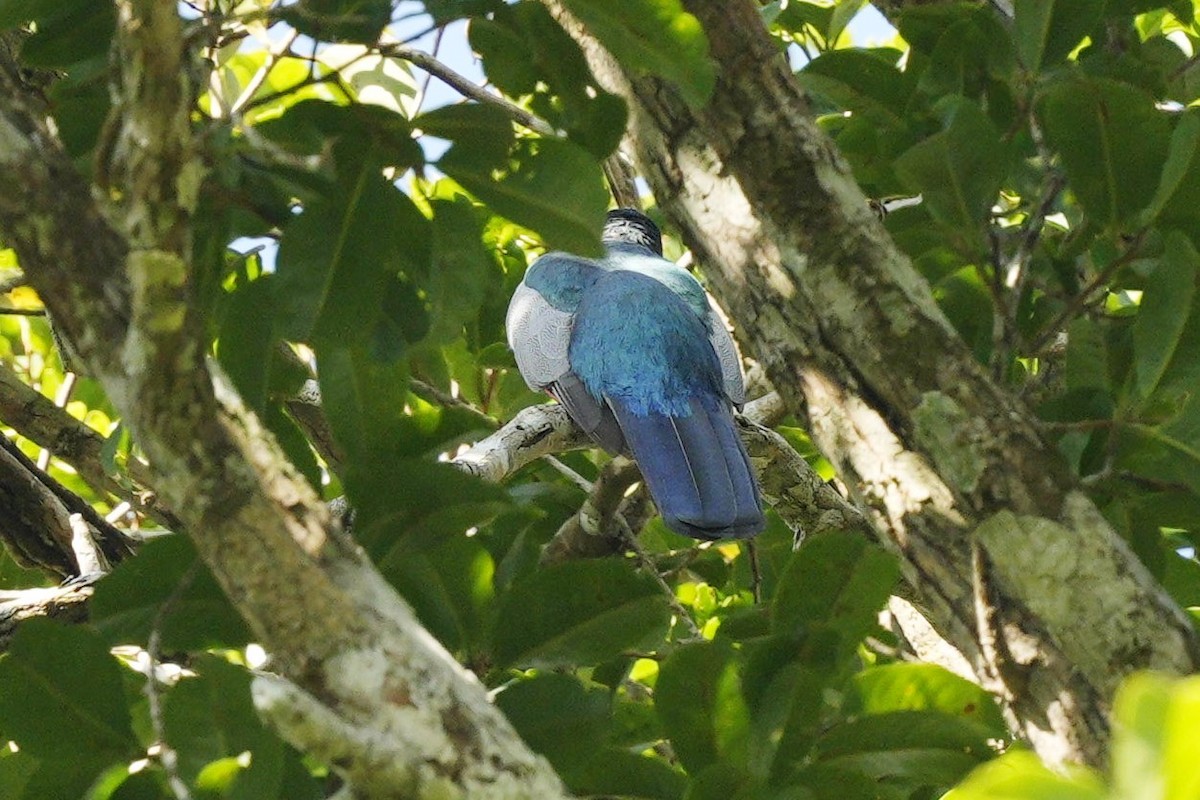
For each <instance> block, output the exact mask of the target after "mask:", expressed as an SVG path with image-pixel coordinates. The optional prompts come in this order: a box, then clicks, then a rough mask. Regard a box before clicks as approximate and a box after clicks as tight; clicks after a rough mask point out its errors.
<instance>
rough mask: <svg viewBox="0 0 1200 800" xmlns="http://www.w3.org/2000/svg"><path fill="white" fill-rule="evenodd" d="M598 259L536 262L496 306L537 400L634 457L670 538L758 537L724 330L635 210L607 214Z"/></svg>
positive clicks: (736, 383) (735, 375) (737, 371)
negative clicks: (542, 394)
mask: <svg viewBox="0 0 1200 800" xmlns="http://www.w3.org/2000/svg"><path fill="white" fill-rule="evenodd" d="M603 241H604V244H605V247H606V250H607V254H606V255H605V257H604V258H602V259H598V260H593V259H588V258H581V257H579V256H574V255H571V254H569V253H560V252H552V253H547V254H546V255H544V256H542V257H541V258H539V259H538V260H537V261H535V262H534V263H533V264H532V265H531V266H530V267H529V270H528V271H527V272H526V273H525V278H524V280H522V281H521V285H520V286H518V287H517V290H516V292H515V293H514V294H513V298H512V301H511V302H510V303H509V306H508V317H507V319H506V326H507V329H508V344H509V346H510V347H511V348H512V350H513V353H514V355H515V356H516V360H517V366H518V367H519V368H520V370H521V375H522V376H523V377H524V378H525V382H526V383H527V384H529V386H530V388H533V389H539V390H543V391H546V392H547V393H549V394H550V395H551V396H552V397H554V398H555V399H556V400H558V402H559V403H561V404H562V405H563V406H564V407H565V408H566V410H567V413H568V414H569V415H570V416H571V419H573V420H574V421H575V422H576V423H577V424H578V425H579V426H580V427H581V428H582V429H583V430H584V431H586V432H587V433H588V435H589V436H591V437H592V438H593V439H594V440H595V441H596V442H597V443H599V444H600V446H601V447H603V448H604V449H605V450H607V451H608V452H610V453H614V454H616V453H624V454H627V455H632V456H633V458H634V459H635V460H636V461H637V463H638V467H639V468H640V469H641V471H642V476H643V478H645V481H646V486H647V487H648V488H649V490H650V495H651V496H652V497H653V498H654V502H655V504H657V506H658V510H659V513H660V514H662V517H663V520H664V521H665V522H666V524H667V526H668V527H669V528H671V529H672V530H674V531H676V532H678V533H681V534H684V535H686V536H691V537H694V538H696V539H710V540H711V539H729V538H733V539H740V538H747V537H750V536H753V535H754V534H756V533H758V532H759V531H761V530H762V529H763V526H764V524H765V523H764V520H763V512H762V502H761V500H760V499H759V493H758V487H757V485H756V484H755V481H754V475H753V472H752V471H751V468H750V460H749V458H748V457H747V455H746V451H745V448H744V447H743V446H742V442H741V439H740V438H739V437H738V434H737V430H736V428H735V427H734V421H733V413H732V412H733V406H738V407H740V406H741V404H742V403H743V402H745V388H744V386H743V383H742V372H741V365H740V363H739V361H738V357H737V351H736V350H735V349H734V345H733V340H732V339H731V338H730V336H729V332H728V331H727V330H726V329H725V326H724V324H723V322H722V320H721V319H720V317H719V316H718V315H717V314H716V312H715V311H714V310H713V308H712V307H711V306H710V305H709V302H708V297H707V295H706V294H705V293H704V289H703V288H702V287H701V286H700V284H699V282H698V281H697V280H696V279H695V278H693V277H692V276H691V275H690V274H689V273H688V272H687V271H686V270H683V269H681V268H679V267H677V266H675V265H674V264H672V263H671V262H670V261H667V260H666V259H664V258H663V257H662V235H661V233H660V232H659V230H658V227H657V226H656V225H655V224H654V223H653V222H652V221H651V220H650V218H649V217H647V216H646V215H644V214H642V213H641V212H640V211H635V210H633V209H627V208H624V209H617V210H615V211H610V212H609V214H608V221H607V224H606V225H605V228H604V236H603Z"/></svg>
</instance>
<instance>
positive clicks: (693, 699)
mask: <svg viewBox="0 0 1200 800" xmlns="http://www.w3.org/2000/svg"><path fill="white" fill-rule="evenodd" d="M738 673H739V669H738V664H737V660H736V657H735V653H734V651H733V649H732V648H731V647H730V646H728V645H727V644H721V643H708V642H699V643H696V644H690V645H687V646H685V647H681V648H680V649H678V650H676V651H675V652H674V653H672V654H671V657H670V658H668V659H667V660H666V661H664V662H663V663H662V665H661V666H660V667H659V672H658V681H657V683H655V686H654V706H655V709H656V710H657V712H658V717H659V719H660V720H661V721H662V726H663V730H664V731H665V732H666V734H667V736H668V737H669V738H670V739H671V746H672V748H673V749H674V751H675V755H676V756H678V758H679V761H680V763H681V764H683V766H684V767H685V768H686V769H687V770H688V772H689V773H692V774H696V773H699V772H701V771H702V770H703V769H704V768H705V767H707V766H708V765H710V764H713V763H715V762H717V761H718V760H720V759H722V758H726V759H731V760H733V761H735V762H736V761H740V760H742V759H743V758H744V754H745V748H746V738H747V731H748V729H749V725H750V712H749V710H748V709H747V708H746V701H745V700H744V699H743V698H742V694H741V688H740V684H741V680H740V676H739V674H738Z"/></svg>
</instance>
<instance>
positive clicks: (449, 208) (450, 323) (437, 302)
mask: <svg viewBox="0 0 1200 800" xmlns="http://www.w3.org/2000/svg"><path fill="white" fill-rule="evenodd" d="M431 205H432V207H433V212H434V214H433V263H432V265H431V268H430V271H429V276H428V277H427V278H426V279H425V281H424V282H423V288H424V289H425V294H426V302H427V304H428V306H429V318H430V320H431V322H432V325H431V327H430V330H429V335H428V336H429V339H430V340H431V341H432V342H434V343H441V342H444V341H448V340H452V339H455V338H457V337H458V336H460V335H461V334H462V328H463V325H464V324H465V323H466V322H468V321H469V320H472V319H474V318H475V317H476V316H477V315H478V313H479V306H480V304H481V303H482V302H483V299H484V295H485V294H486V292H487V289H488V285H489V283H498V282H499V281H500V280H501V277H502V276H501V274H500V270H499V268H498V266H497V264H496V262H495V261H493V260H492V258H491V254H490V253H488V251H487V250H485V249H484V247H483V239H482V233H483V232H482V230H481V228H480V225H479V221H478V218H477V216H476V214H475V210H474V209H473V208H472V207H471V204H470V203H468V202H466V201H465V200H460V201H459V202H453V203H452V202H447V201H444V200H435V201H433V202H432V204H431Z"/></svg>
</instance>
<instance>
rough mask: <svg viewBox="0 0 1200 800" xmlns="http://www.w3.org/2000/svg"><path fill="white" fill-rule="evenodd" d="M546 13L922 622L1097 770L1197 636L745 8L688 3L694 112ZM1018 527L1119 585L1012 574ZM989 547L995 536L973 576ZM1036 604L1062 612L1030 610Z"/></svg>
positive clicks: (1198, 650) (1056, 748)
mask: <svg viewBox="0 0 1200 800" xmlns="http://www.w3.org/2000/svg"><path fill="white" fill-rule="evenodd" d="M547 3H548V5H550V6H551V9H552V12H553V13H554V14H555V15H556V16H557V17H558V18H559V19H560V20H561V21H562V22H563V23H564V25H565V27H566V28H567V29H568V31H569V32H570V33H571V34H572V35H574V36H575V37H576V38H577V39H578V40H580V42H581V44H582V45H583V46H584V49H585V53H586V54H587V56H588V59H589V61H590V63H591V65H592V68H593V71H594V72H595V73H596V75H597V77H598V78H599V80H600V82H601V83H602V84H603V85H604V86H605V88H606V89H607V90H609V91H613V92H616V93H618V94H620V95H622V96H624V97H625V98H626V99H627V100H629V101H630V108H631V120H630V130H629V144H630V145H631V150H632V151H633V152H635V153H636V155H637V159H638V162H639V165H640V171H641V173H642V174H643V175H644V176H645V177H646V178H647V180H648V181H649V183H650V184H651V187H652V188H653V190H654V192H655V196H656V197H657V199H658V202H659V206H660V207H661V208H662V209H663V210H664V212H665V213H666V215H667V216H668V218H669V219H670V220H671V221H672V222H673V223H674V224H675V225H676V226H677V227H678V228H679V229H680V230H681V232H682V233H683V237H684V240H685V241H686V243H687V244H688V246H689V247H690V249H691V250H692V252H693V253H694V254H695V256H696V258H697V261H698V262H699V263H700V264H701V265H702V267H703V268H704V270H705V273H706V275H707V277H708V278H709V279H710V283H711V285H712V287H713V289H714V293H715V294H716V295H717V297H718V299H719V300H720V301H721V304H722V306H723V307H725V308H726V309H727V310H728V311H729V312H730V315H731V317H732V318H733V319H734V320H735V322H736V323H737V329H738V331H739V336H740V338H741V339H742V341H743V342H744V343H745V344H746V345H747V348H746V349H747V350H748V352H750V353H753V354H756V355H757V356H758V357H759V358H760V360H761V361H762V363H763V366H764V368H765V369H766V372H767V375H768V376H769V378H770V379H771V382H772V384H773V385H774V386H775V387H776V388H777V389H778V390H779V391H780V394H781V395H782V397H783V399H784V401H785V403H786V404H787V406H788V408H789V409H791V410H792V411H793V412H795V413H796V414H797V415H800V416H804V415H806V416H807V418H808V419H809V420H810V422H811V426H812V430H811V433H812V435H813V438H814V441H816V442H817V443H818V445H819V446H820V447H821V449H822V451H823V452H824V453H825V454H826V455H827V457H829V458H830V460H831V461H832V462H833V463H834V464H835V465H836V466H837V468H838V472H839V475H841V476H842V479H843V480H844V481H845V482H846V483H847V485H848V486H849V487H850V488H851V491H852V494H853V496H854V498H855V499H856V501H857V503H858V505H859V506H860V507H861V508H864V509H867V510H869V514H870V517H871V520H872V523H873V524H874V527H875V528H876V529H877V530H878V531H880V532H881V534H882V536H883V541H884V543H885V544H886V545H887V546H889V547H890V548H891V549H892V550H894V551H895V552H897V553H899V554H900V555H901V557H902V566H903V568H904V572H905V575H906V577H907V578H908V581H909V583H910V584H911V585H912V586H914V587H915V588H916V590H917V592H918V593H919V599H920V601H921V604H922V606H924V607H925V608H927V609H928V610H929V612H930V618H931V621H933V622H934V623H935V625H936V627H937V628H938V629H939V631H940V632H941V633H942V634H943V635H944V636H946V637H947V639H948V640H949V641H950V642H951V643H952V644H953V645H954V646H955V647H956V648H957V649H959V650H960V651H961V652H963V653H964V654H965V655H967V657H968V659H969V660H970V661H971V662H972V666H973V668H974V669H975V671H976V675H977V677H979V679H980V680H981V682H982V683H983V684H984V685H985V686H987V687H988V688H990V689H993V690H994V691H997V692H998V693H1000V694H1001V696H1003V697H1005V698H1006V699H1007V701H1008V703H1009V708H1010V709H1011V710H1012V711H1013V713H1014V716H1015V718H1017V719H1019V720H1020V722H1021V730H1022V732H1023V733H1024V734H1025V735H1026V736H1027V737H1028V738H1029V740H1030V741H1031V742H1032V743H1033V745H1034V746H1035V748H1037V749H1038V751H1039V753H1041V754H1042V755H1043V756H1045V757H1046V758H1047V760H1050V761H1059V760H1062V759H1064V758H1070V759H1074V760H1080V761H1085V762H1089V763H1094V764H1100V763H1102V762H1103V759H1104V753H1105V743H1106V740H1107V736H1108V731H1107V727H1106V723H1105V722H1104V709H1105V708H1106V703H1107V700H1106V698H1108V697H1110V696H1111V693H1112V691H1113V690H1114V689H1115V687H1116V684H1117V682H1118V681H1119V680H1120V678H1121V677H1122V675H1123V674H1124V673H1126V672H1127V671H1129V670H1132V669H1139V668H1146V667H1149V668H1156V669H1165V670H1171V671H1176V672H1185V671H1189V670H1191V669H1193V668H1195V667H1196V666H1197V664H1198V663H1200V644H1198V642H1197V639H1196V634H1195V631H1194V630H1193V629H1192V626H1191V624H1190V623H1189V622H1188V620H1187V619H1186V618H1185V617H1184V616H1183V614H1182V612H1181V611H1180V610H1179V609H1178V607H1176V606H1175V604H1174V603H1173V602H1172V601H1171V600H1170V599H1169V598H1168V597H1167V595H1166V594H1165V592H1164V591H1163V590H1162V588H1161V587H1160V586H1158V585H1157V584H1156V583H1155V582H1154V580H1153V579H1152V578H1151V576H1150V575H1149V573H1148V572H1147V571H1146V569H1145V568H1144V567H1143V566H1142V564H1141V563H1140V562H1139V561H1138V560H1137V558H1136V557H1135V556H1134V555H1133V554H1132V553H1131V552H1130V551H1129V550H1128V548H1127V547H1126V546H1125V545H1124V543H1123V542H1122V541H1121V540H1120V538H1119V537H1118V536H1117V535H1116V533H1115V532H1114V531H1113V530H1112V528H1111V527H1110V526H1108V525H1107V523H1106V522H1105V521H1104V520H1103V518H1102V517H1100V516H1099V514H1098V513H1096V512H1095V509H1094V507H1092V506H1091V504H1090V502H1089V501H1087V500H1086V499H1085V498H1083V497H1082V495H1080V494H1079V493H1078V491H1077V489H1076V487H1075V486H1074V484H1073V481H1072V479H1071V477H1070V476H1069V474H1068V472H1067V470H1066V469H1065V467H1064V465H1063V463H1062V461H1061V458H1060V457H1059V455H1058V454H1057V452H1056V451H1055V449H1054V448H1053V447H1052V446H1051V445H1048V444H1047V443H1046V442H1044V441H1043V440H1042V439H1041V437H1040V436H1039V434H1038V431H1037V428H1036V427H1035V425H1034V424H1033V422H1032V417H1031V416H1030V414H1029V413H1028V411H1027V410H1026V409H1025V408H1023V407H1022V406H1021V405H1020V403H1019V402H1017V401H1016V400H1015V399H1014V398H1013V397H1012V396H1010V395H1009V394H1008V393H1007V392H1005V391H1004V390H1002V389H1001V388H1000V387H998V386H996V385H995V384H994V383H993V382H992V381H991V380H990V379H989V378H988V375H987V374H986V372H985V370H983V369H982V367H981V366H980V365H979V364H978V363H977V362H976V361H975V360H974V358H973V357H972V355H971V353H970V351H969V349H968V348H967V347H966V346H965V344H964V343H963V342H962V340H961V339H960V338H959V337H958V335H957V334H956V333H955V332H954V330H953V328H952V327H951V325H950V324H949V323H948V322H947V320H946V319H945V318H944V317H943V315H942V314H941V312H940V311H939V310H938V308H937V305H936V303H935V302H934V301H933V298H932V295H931V292H930V290H929V287H928V285H927V284H926V283H925V282H924V281H923V280H922V279H921V277H920V276H919V275H918V274H917V273H916V272H915V271H914V270H913V268H912V266H911V264H910V263H909V262H908V260H907V258H905V256H904V255H903V254H902V253H900V252H899V251H898V250H897V249H896V247H895V246H894V244H893V243H892V242H891V241H890V239H889V238H888V236H887V234H886V232H885V231H884V229H883V228H882V226H881V225H880V224H879V221H878V220H877V219H876V218H875V217H874V216H873V215H872V214H871V212H870V210H869V208H868V206H867V204H866V202H865V199H864V197H863V196H862V193H861V192H860V191H859V189H858V187H857V186H856V184H855V183H854V180H853V177H852V176H851V174H850V170H849V168H848V166H847V165H846V163H845V162H844V161H843V160H842V158H841V157H840V156H839V154H838V152H837V149H836V147H835V146H834V144H833V143H832V142H831V141H830V140H829V139H828V137H827V136H826V135H825V134H824V133H823V132H822V131H821V130H820V129H819V128H818V126H817V125H816V124H815V122H814V120H813V119H812V117H811V115H810V113H809V108H808V102H807V99H806V97H805V96H804V94H803V92H802V90H801V89H800V88H799V86H798V85H797V84H796V82H795V80H794V78H793V76H792V74H791V71H790V68H789V67H788V65H787V64H786V62H785V61H784V60H783V59H782V58H781V57H780V55H779V53H778V51H777V49H776V48H775V46H774V43H773V42H772V40H771V39H770V36H769V35H768V34H767V32H766V31H765V29H764V28H763V25H762V22H761V18H760V16H759V14H758V10H757V8H756V6H755V4H753V3H750V2H717V0H684V5H685V7H686V8H687V10H688V11H690V12H691V13H693V14H695V15H696V17H697V18H698V19H699V20H700V23H701V25H702V26H703V28H704V30H705V31H706V33H707V36H708V40H709V45H710V52H711V54H712V57H713V58H714V60H716V61H717V63H718V65H719V69H718V78H717V84H716V89H715V91H714V93H713V96H712V98H711V99H710V101H709V102H708V104H707V105H706V106H705V107H704V108H703V109H701V110H699V111H697V110H694V109H692V108H689V107H688V106H687V105H686V104H685V103H683V102H682V101H681V100H680V99H679V96H678V94H677V93H676V92H675V91H674V90H673V89H672V88H671V87H669V86H666V85H664V84H663V83H662V82H661V81H658V80H656V79H653V78H639V77H636V76H631V75H629V74H627V73H625V72H624V71H623V70H622V69H621V67H620V66H619V65H617V64H616V63H615V62H614V61H613V59H612V58H611V56H609V55H608V53H606V52H605V51H603V50H602V49H601V48H600V47H599V46H598V45H597V44H596V43H595V42H594V41H593V40H591V39H589V38H588V37H587V36H586V35H584V34H583V32H582V29H581V28H580V26H579V25H578V24H577V23H576V22H575V21H574V20H573V19H571V18H570V16H569V15H568V14H566V12H565V11H564V10H563V9H562V8H561V7H560V6H559V5H558V4H557V3H556V2H554V0H547ZM784 298H786V300H785V299H784ZM930 354H936V357H931V356H930ZM992 526H995V527H994V528H993V527H992ZM1022 529H1037V530H1039V531H1044V532H1045V535H1046V536H1047V537H1048V538H1047V539H1044V540H1042V541H1040V543H1039V548H1040V551H1037V552H1043V553H1046V552H1060V548H1062V549H1063V551H1065V549H1066V548H1068V547H1074V546H1079V545H1081V544H1084V543H1086V544H1087V546H1088V551H1087V552H1088V554H1089V555H1088V557H1089V558H1090V557H1095V558H1097V559H1100V560H1101V562H1104V566H1103V567H1099V566H1098V567H1096V569H1098V570H1100V571H1101V572H1103V573H1104V574H1105V576H1106V577H1107V576H1109V575H1111V576H1113V580H1114V582H1113V583H1104V584H1097V583H1096V582H1095V581H1093V580H1092V579H1091V578H1092V576H1091V575H1089V574H1084V573H1082V572H1080V571H1072V570H1079V569H1081V565H1083V564H1085V563H1088V562H1087V561H1086V560H1085V558H1084V557H1079V558H1077V559H1075V558H1073V559H1072V560H1071V562H1070V564H1071V565H1075V566H1073V567H1070V568H1069V569H1068V568H1065V567H1063V563H1064V562H1062V561H1061V560H1053V559H1051V558H1050V557H1046V558H1043V559H1040V560H1039V559H1036V558H1032V557H1030V558H1021V559H1020V564H1021V566H1022V567H1024V568H1026V569H1029V570H1031V571H1030V572H1029V573H1026V574H1024V575H1022V574H1020V573H1019V570H1017V569H1014V566H1015V564H1017V563H1018V554H1015V553H1013V552H1012V548H1009V547H1005V546H1001V544H1000V542H1001V541H1002V540H1004V541H1007V540H1010V539H1012V538H1014V537H1015V538H1017V539H1022V540H1023V539H1024V538H1025V536H1024V534H1023V533H1021V530H1022ZM980 530H994V531H995V533H993V534H990V535H988V536H987V537H985V539H986V541H984V542H982V543H981V546H982V547H983V549H984V550H985V552H986V558H985V559H983V560H982V561H981V562H977V561H976V559H974V558H973V555H972V553H973V547H972V542H973V541H975V540H976V537H977V536H978V533H979V531H980ZM1001 531H1003V532H1001ZM1025 555H1028V553H1022V554H1019V556H1025ZM979 564H982V570H983V573H981V572H980V571H979V570H977V569H976V567H977V566H978V565H979ZM1001 565H1004V566H1001ZM993 573H994V574H993ZM982 574H991V575H992V578H991V584H990V585H992V586H993V587H994V592H993V593H992V594H990V595H988V596H987V597H986V600H987V604H986V607H987V608H989V609H995V610H997V612H998V614H999V625H998V626H989V629H991V630H996V631H998V632H999V635H1001V636H1002V637H1006V638H1007V640H1008V644H1009V645H1011V646H1010V647H1008V648H1007V649H1008V651H1009V652H1012V653H1018V654H1020V656H1021V660H1020V664H1019V667H1018V669H1017V670H1015V671H1014V670H1010V669H1002V666H1003V665H1002V664H1000V663H998V662H997V661H996V660H995V659H994V658H991V657H990V656H989V650H988V648H986V647H985V646H984V642H983V630H984V626H981V625H980V624H979V620H980V617H979V608H980V606H979V605H978V604H977V603H976V596H977V595H976V591H975V587H976V586H977V584H978V582H979V580H980V579H981V575H982ZM1035 583H1036V584H1037V587H1040V588H1037V587H1035ZM1048 586H1051V587H1054V588H1056V589H1057V590H1058V591H1057V592H1056V595H1057V596H1058V597H1059V599H1060V600H1061V601H1062V603H1063V605H1062V606H1060V607H1055V608H1049V607H1046V606H1043V605H1039V603H1038V600H1037V596H1036V591H1041V590H1042V589H1045V588H1046V587H1048ZM1099 595H1103V599H1102V600H1101V599H1100V598H1099ZM1083 598H1087V600H1086V602H1085V601H1084V600H1083ZM1101 609H1103V611H1101ZM1114 620H1115V621H1116V622H1115V623H1114ZM1030 643H1033V644H1034V645H1035V646H1033V647H1031V646H1030ZM1018 681H1019V682H1018Z"/></svg>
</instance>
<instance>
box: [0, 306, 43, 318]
mask: <svg viewBox="0 0 1200 800" xmlns="http://www.w3.org/2000/svg"><path fill="white" fill-rule="evenodd" d="M0 314H2V315H5V316H9V317H44V316H46V309H44V308H0Z"/></svg>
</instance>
